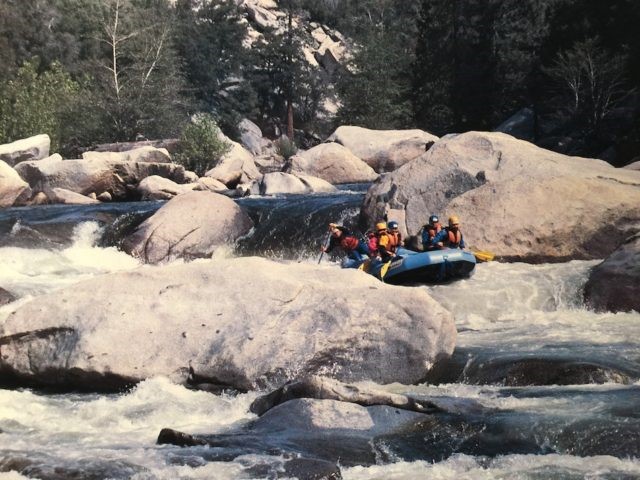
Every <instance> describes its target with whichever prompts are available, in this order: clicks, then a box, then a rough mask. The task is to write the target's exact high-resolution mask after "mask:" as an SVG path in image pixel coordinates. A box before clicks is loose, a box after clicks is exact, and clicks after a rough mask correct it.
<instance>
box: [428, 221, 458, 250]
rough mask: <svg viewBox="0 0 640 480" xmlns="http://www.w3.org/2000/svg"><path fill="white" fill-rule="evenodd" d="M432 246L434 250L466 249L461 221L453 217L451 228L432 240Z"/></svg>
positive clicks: (450, 222) (445, 229)
mask: <svg viewBox="0 0 640 480" xmlns="http://www.w3.org/2000/svg"><path fill="white" fill-rule="evenodd" d="M430 245H431V246H432V247H433V248H460V249H463V248H465V244H464V237H463V236H462V232H461V231H460V219H459V218H458V217H457V216H456V215H451V216H450V217H449V226H448V227H445V228H443V229H442V230H440V233H438V234H436V236H435V237H433V238H432V239H431V243H430Z"/></svg>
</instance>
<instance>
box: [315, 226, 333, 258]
mask: <svg viewBox="0 0 640 480" xmlns="http://www.w3.org/2000/svg"><path fill="white" fill-rule="evenodd" d="M329 242H331V232H329V234H328V235H327V238H326V240H325V241H324V242H323V243H322V246H323V247H324V249H323V250H322V252H321V253H320V258H319V259H318V265H320V262H321V261H322V257H323V256H324V251H325V249H327V248H329Z"/></svg>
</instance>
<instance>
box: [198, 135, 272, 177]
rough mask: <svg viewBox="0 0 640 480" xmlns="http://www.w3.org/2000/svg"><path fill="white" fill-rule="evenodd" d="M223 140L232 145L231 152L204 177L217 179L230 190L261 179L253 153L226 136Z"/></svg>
mask: <svg viewBox="0 0 640 480" xmlns="http://www.w3.org/2000/svg"><path fill="white" fill-rule="evenodd" d="M221 138H222V139H223V140H225V141H226V142H228V143H230V144H231V150H229V152H227V153H226V154H225V155H223V157H222V158H221V159H220V161H219V162H218V164H217V165H216V166H215V167H214V168H212V169H211V170H208V171H207V172H206V173H205V174H204V176H205V177H211V178H215V179H216V180H218V181H220V182H222V183H224V184H225V185H226V186H227V187H228V188H235V187H236V186H237V185H238V184H242V183H250V182H251V181H252V180H257V179H259V178H260V177H261V176H262V174H261V173H260V171H259V170H258V167H256V164H255V162H254V161H253V155H251V152H249V151H248V150H247V149H246V148H244V147H243V146H242V145H240V144H239V143H237V142H233V141H231V140H229V139H227V138H226V137H224V136H221Z"/></svg>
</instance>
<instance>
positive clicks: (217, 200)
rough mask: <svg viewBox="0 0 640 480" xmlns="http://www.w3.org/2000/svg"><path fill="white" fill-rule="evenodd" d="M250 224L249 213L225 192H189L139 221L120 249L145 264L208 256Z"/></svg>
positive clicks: (242, 231) (251, 223)
mask: <svg viewBox="0 0 640 480" xmlns="http://www.w3.org/2000/svg"><path fill="white" fill-rule="evenodd" d="M252 226H253V222H252V221H251V219H250V218H249V216H248V215H247V214H246V213H245V212H244V211H243V210H242V209H241V208H240V207H239V206H238V205H236V203H234V201H233V200H231V199H229V198H227V197H225V196H224V195H220V194H218V193H213V192H189V193H184V194H182V195H178V196H176V197H175V198H173V199H171V200H170V201H169V202H167V204H166V205H163V206H162V208H160V209H159V210H158V211H157V212H156V213H154V214H153V215H152V216H151V217H150V218H148V219H147V220H145V221H144V222H143V223H142V224H140V225H139V226H138V228H136V230H135V231H134V232H133V233H132V234H131V235H130V236H128V237H127V238H125V240H124V242H123V244H122V248H123V250H124V251H126V252H127V253H129V254H131V255H133V256H134V257H137V258H140V259H142V260H143V261H144V262H146V263H161V262H166V261H169V260H174V259H176V258H185V259H193V258H202V257H210V256H211V254H212V253H213V252H214V251H215V250H216V248H217V247H219V246H221V245H226V244H230V243H232V242H234V241H235V240H236V239H237V238H238V237H240V236H242V235H244V234H246V233H248V232H249V230H250V229H251V227H252Z"/></svg>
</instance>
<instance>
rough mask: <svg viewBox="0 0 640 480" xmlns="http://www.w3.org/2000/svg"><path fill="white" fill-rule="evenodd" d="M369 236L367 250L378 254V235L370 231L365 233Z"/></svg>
mask: <svg viewBox="0 0 640 480" xmlns="http://www.w3.org/2000/svg"><path fill="white" fill-rule="evenodd" d="M367 236H368V237H369V239H368V242H367V246H368V247H369V252H371V254H372V255H377V254H378V237H376V234H375V233H371V234H368V235H367Z"/></svg>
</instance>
